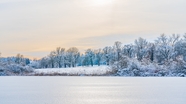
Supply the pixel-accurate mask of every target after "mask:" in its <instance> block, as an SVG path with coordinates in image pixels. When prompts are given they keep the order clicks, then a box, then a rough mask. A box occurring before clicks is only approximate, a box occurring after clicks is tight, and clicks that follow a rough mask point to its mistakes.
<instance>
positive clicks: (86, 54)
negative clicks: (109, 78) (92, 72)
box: [85, 49, 95, 66]
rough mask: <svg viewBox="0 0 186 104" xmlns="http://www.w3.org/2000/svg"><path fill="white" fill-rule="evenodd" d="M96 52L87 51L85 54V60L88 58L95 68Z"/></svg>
mask: <svg viewBox="0 0 186 104" xmlns="http://www.w3.org/2000/svg"><path fill="white" fill-rule="evenodd" d="M94 56H95V55H94V52H93V50H92V49H87V50H86V52H85V59H86V58H88V59H87V60H88V63H90V65H91V66H93V58H94Z"/></svg>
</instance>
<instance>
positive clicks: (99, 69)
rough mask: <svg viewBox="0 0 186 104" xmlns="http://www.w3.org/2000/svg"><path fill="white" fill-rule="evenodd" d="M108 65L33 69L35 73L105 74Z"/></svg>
mask: <svg viewBox="0 0 186 104" xmlns="http://www.w3.org/2000/svg"><path fill="white" fill-rule="evenodd" d="M111 71H112V70H111V68H110V67H109V66H93V67H91V66H90V67H82V66H80V67H74V68H47V69H35V70H34V73H35V74H42V73H43V74H51V75H52V74H55V73H58V74H66V75H82V76H83V75H105V74H107V73H109V72H111Z"/></svg>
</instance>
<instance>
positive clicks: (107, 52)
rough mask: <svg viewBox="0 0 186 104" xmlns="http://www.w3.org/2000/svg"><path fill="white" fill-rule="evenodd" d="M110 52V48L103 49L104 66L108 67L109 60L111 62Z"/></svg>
mask: <svg viewBox="0 0 186 104" xmlns="http://www.w3.org/2000/svg"><path fill="white" fill-rule="evenodd" d="M111 52H112V48H111V47H105V48H103V57H102V58H103V60H105V62H106V65H109V63H110V60H111V54H112V53H111Z"/></svg>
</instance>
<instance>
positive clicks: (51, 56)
mask: <svg viewBox="0 0 186 104" xmlns="http://www.w3.org/2000/svg"><path fill="white" fill-rule="evenodd" d="M48 57H49V60H48V61H49V64H50V65H51V67H52V68H54V67H55V62H56V53H55V51H52V52H50V54H49V56H48Z"/></svg>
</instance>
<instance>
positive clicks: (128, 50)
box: [122, 44, 135, 58]
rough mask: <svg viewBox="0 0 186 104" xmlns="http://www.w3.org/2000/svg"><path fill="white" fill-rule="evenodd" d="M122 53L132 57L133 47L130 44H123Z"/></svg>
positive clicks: (133, 53) (133, 54)
mask: <svg viewBox="0 0 186 104" xmlns="http://www.w3.org/2000/svg"><path fill="white" fill-rule="evenodd" d="M122 54H123V55H124V56H127V57H129V58H132V57H134V56H135V47H134V45H132V44H128V45H125V46H124V47H123V49H122Z"/></svg>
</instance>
